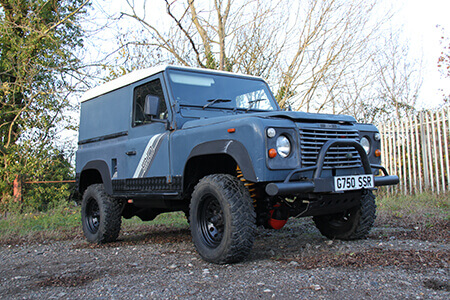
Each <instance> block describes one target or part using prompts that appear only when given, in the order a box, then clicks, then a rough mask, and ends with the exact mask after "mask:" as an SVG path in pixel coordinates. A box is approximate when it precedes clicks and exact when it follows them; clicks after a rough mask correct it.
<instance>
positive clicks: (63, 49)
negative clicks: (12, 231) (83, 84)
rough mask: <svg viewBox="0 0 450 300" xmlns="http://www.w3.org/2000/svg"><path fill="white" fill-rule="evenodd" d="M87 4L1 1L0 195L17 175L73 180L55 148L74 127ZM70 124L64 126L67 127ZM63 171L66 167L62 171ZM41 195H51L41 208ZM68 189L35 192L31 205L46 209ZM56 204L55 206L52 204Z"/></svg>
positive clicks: (73, 0) (75, 1) (78, 0)
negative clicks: (71, 112) (75, 79)
mask: <svg viewBox="0 0 450 300" xmlns="http://www.w3.org/2000/svg"><path fill="white" fill-rule="evenodd" d="M85 2H86V1H85V0H52V1H47V0H0V197H1V199H2V202H5V201H6V200H7V195H10V194H11V183H12V181H13V180H14V178H15V176H16V175H17V174H22V175H23V176H24V178H25V179H26V180H60V179H68V178H69V177H71V176H70V173H71V172H72V171H71V168H70V165H69V164H68V163H67V157H64V156H63V155H62V153H60V151H58V150H57V147H56V146H55V144H54V141H55V138H56V134H57V131H58V130H61V129H63V128H68V127H70V119H68V117H66V116H65V115H64V113H65V112H66V111H67V110H68V109H70V108H71V107H70V103H69V101H68V95H69V94H70V92H72V85H71V83H70V80H71V78H70V77H71V76H72V75H73V74H75V73H76V72H77V69H78V68H79V60H78V59H77V58H76V56H75V55H74V51H75V50H76V49H77V48H79V47H81V46H82V42H83V39H82V34H83V32H82V29H81V27H80V25H79V21H80V17H81V16H82V14H83V13H84V11H83V7H84V6H85V5H86V3H85ZM64 123H65V124H69V125H63V124H64ZM60 168H62V169H61V170H60ZM39 192H49V193H50V194H48V195H45V197H46V198H47V199H43V200H42V201H43V202H42V203H41V204H38V203H37V202H39V201H40V200H38V199H39V198H40V197H43V196H42V195H40V196H38V193H39ZM66 194H67V188H62V187H61V188H50V189H49V188H37V189H35V188H31V189H28V190H27V194H26V196H28V198H27V197H25V199H26V201H28V200H30V199H31V202H36V203H35V204H33V207H34V208H36V209H42V208H44V207H47V206H48V205H49V204H51V203H53V202H54V201H56V200H50V199H48V198H55V199H56V198H58V195H61V196H63V195H66ZM3 204H5V203H3ZM50 206H51V205H50Z"/></svg>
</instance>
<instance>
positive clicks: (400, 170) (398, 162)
mask: <svg viewBox="0 0 450 300" xmlns="http://www.w3.org/2000/svg"><path fill="white" fill-rule="evenodd" d="M395 125H396V128H395V131H396V135H395V151H394V153H395V159H396V166H397V170H398V174H401V176H402V178H403V180H402V182H401V183H400V184H401V191H402V194H405V185H406V178H405V174H403V168H402V167H403V166H402V152H401V145H402V139H401V134H402V133H401V129H400V120H396V122H395Z"/></svg>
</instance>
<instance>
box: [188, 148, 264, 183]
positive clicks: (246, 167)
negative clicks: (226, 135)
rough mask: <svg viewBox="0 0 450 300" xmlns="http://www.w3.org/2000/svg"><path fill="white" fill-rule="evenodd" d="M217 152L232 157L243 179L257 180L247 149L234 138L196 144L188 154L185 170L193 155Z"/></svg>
mask: <svg viewBox="0 0 450 300" xmlns="http://www.w3.org/2000/svg"><path fill="white" fill-rule="evenodd" d="M218 154H226V155H228V156H230V157H231V158H233V160H234V161H235V162H236V163H237V164H238V165H239V167H240V168H241V170H242V174H243V175H244V178H245V179H247V180H249V181H253V182H256V181H257V178H256V173H255V169H254V168H253V163H252V160H251V158H250V155H249V154H248V151H247V149H246V148H245V146H244V145H243V144H242V143H240V142H238V141H235V140H218V141H211V142H206V143H202V144H198V145H197V146H195V147H194V149H192V151H191V153H190V154H189V157H188V159H187V162H186V165H185V170H186V167H187V166H188V164H189V161H190V160H191V159H192V158H194V157H198V156H205V155H218Z"/></svg>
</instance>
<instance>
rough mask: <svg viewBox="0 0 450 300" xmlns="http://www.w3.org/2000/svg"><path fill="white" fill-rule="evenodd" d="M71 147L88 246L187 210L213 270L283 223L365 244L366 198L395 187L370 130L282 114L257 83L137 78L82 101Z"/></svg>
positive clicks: (160, 72)
mask: <svg viewBox="0 0 450 300" xmlns="http://www.w3.org/2000/svg"><path fill="white" fill-rule="evenodd" d="M78 145H79V146H78V151H77V158H76V173H77V184H78V189H79V192H80V193H81V194H82V195H83V197H82V209H81V214H82V225H83V231H84V234H85V236H86V238H87V240H88V241H89V242H93V243H105V242H111V241H114V240H116V239H117V237H118V235H119V231H120V227H121V220H122V217H124V218H131V217H133V216H138V217H139V218H141V219H142V220H144V221H148V220H152V219H154V218H155V217H156V216H157V215H158V214H160V213H164V212H170V211H183V212H184V213H185V214H186V216H187V217H188V220H189V223H190V228H191V234H192V239H193V242H194V245H195V247H196V249H197V251H198V252H199V254H200V255H201V256H202V258H203V259H205V260H207V261H209V262H213V263H219V264H222V263H231V262H238V261H241V260H243V259H244V258H245V257H246V256H247V255H248V253H249V252H250V250H251V248H252V245H253V240H254V236H255V231H256V226H257V225H262V226H265V227H266V228H274V229H279V228H281V227H283V226H284V224H285V223H286V221H287V219H288V218H289V217H307V216H313V220H314V222H315V224H316V226H317V228H318V229H319V230H320V232H321V233H322V234H323V235H324V236H326V237H328V238H330V239H335V238H336V239H344V240H351V239H360V238H364V237H365V236H366V235H367V234H368V232H369V230H370V229H371V227H372V226H373V222H374V220H375V211H376V205H375V197H374V195H373V193H372V190H374V189H375V188H376V187H377V186H382V185H393V184H397V183H398V181H399V179H398V177H397V176H393V175H388V174H387V172H386V169H385V168H383V167H382V166H381V165H380V163H381V158H380V134H379V132H378V130H377V128H376V127H375V126H373V125H370V124H359V123H357V122H356V121H355V119H354V118H353V117H350V116H344V115H327V114H313V113H303V112H292V111H282V110H281V109H280V108H279V106H278V104H277V102H276V100H275V98H274V96H273V94H272V92H271V91H270V89H269V87H268V85H267V83H266V82H265V81H264V80H263V79H261V78H259V77H253V76H247V75H238V74H233V73H228V72H220V71H211V70H205V69H194V68H185V67H175V66H164V67H156V68H151V69H145V70H139V71H135V72H132V73H130V74H127V75H125V76H123V77H120V78H118V79H116V80H113V81H110V82H108V83H106V84H104V85H101V86H99V87H97V88H94V89H92V90H89V91H87V92H86V93H85V94H84V95H83V97H82V99H81V116H80V127H79V141H78ZM380 170H381V172H380Z"/></svg>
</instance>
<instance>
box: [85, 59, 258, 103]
mask: <svg viewBox="0 0 450 300" xmlns="http://www.w3.org/2000/svg"><path fill="white" fill-rule="evenodd" d="M168 67H174V68H176V69H180V70H191V71H194V70H196V71H205V72H211V73H217V74H228V75H229V74H236V75H239V76H244V77H249V78H253V79H255V78H258V79H261V77H258V76H251V75H245V74H240V73H231V72H225V71H217V70H211V69H202V68H190V67H180V66H172V65H162V66H157V67H152V68H148V69H142V70H136V71H133V72H130V73H128V74H125V75H123V76H121V77H119V78H116V79H114V80H111V81H108V82H106V83H104V84H102V85H99V86H97V87H95V88H93V89H90V90H88V91H86V92H85V93H84V94H83V96H81V99H80V101H81V102H84V101H87V100H90V99H93V98H95V97H98V96H101V95H103V94H106V93H109V92H111V91H114V90H117V89H119V88H121V87H124V86H127V85H130V84H132V83H135V82H137V81H139V80H142V79H145V78H147V77H150V76H153V75H155V74H157V73H160V72H162V71H165V70H166V69H167V68H168Z"/></svg>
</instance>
